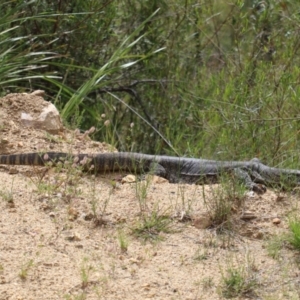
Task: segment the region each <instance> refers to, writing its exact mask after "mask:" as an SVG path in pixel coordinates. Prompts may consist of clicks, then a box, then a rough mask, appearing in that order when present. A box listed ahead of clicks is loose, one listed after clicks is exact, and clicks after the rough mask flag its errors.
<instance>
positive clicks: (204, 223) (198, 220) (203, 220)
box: [193, 213, 212, 229]
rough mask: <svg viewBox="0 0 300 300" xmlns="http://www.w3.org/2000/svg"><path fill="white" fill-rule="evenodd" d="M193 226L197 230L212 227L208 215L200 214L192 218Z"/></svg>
mask: <svg viewBox="0 0 300 300" xmlns="http://www.w3.org/2000/svg"><path fill="white" fill-rule="evenodd" d="M193 225H194V226H195V227H196V228H197V229H205V228H208V227H209V226H211V225H212V220H211V217H210V216H209V214H205V213H204V214H201V215H199V216H197V217H194V218H193Z"/></svg>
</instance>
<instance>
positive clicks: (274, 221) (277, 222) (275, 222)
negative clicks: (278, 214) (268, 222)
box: [272, 218, 281, 225]
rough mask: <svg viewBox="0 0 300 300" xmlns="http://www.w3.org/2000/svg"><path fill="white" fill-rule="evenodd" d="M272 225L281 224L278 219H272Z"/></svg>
mask: <svg viewBox="0 0 300 300" xmlns="http://www.w3.org/2000/svg"><path fill="white" fill-rule="evenodd" d="M272 223H273V224H275V225H278V224H280V223H281V220H280V219H279V218H274V219H273V220H272Z"/></svg>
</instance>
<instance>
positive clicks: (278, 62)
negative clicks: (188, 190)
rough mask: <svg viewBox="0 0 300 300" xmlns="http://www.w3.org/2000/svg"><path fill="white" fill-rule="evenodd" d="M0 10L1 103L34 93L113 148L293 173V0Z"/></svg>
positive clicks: (35, 3)
mask: <svg viewBox="0 0 300 300" xmlns="http://www.w3.org/2000/svg"><path fill="white" fill-rule="evenodd" d="M0 6H1V7H0V8H1V10H0V14H1V18H0V20H1V21H0V43H1V50H0V85H1V88H2V89H1V93H2V95H4V94H6V93H7V92H8V91H10V92H23V91H30V90H34V89H44V90H46V93H47V97H48V100H51V101H53V102H54V103H55V104H56V105H57V106H58V108H59V109H60V110H61V114H62V116H63V118H64V119H65V121H67V122H68V123H69V124H73V126H76V127H79V128H81V129H82V130H86V129H88V128H90V127H91V126H95V127H96V131H95V133H94V136H93V137H94V138H96V139H98V140H101V141H106V142H108V143H111V144H113V145H114V146H116V147H117V148H118V149H119V150H127V151H140V152H147V153H159V154H164V153H166V154H179V155H186V156H195V157H207V158H214V159H240V160H242V159H250V158H252V157H255V156H257V157H259V158H260V159H261V160H263V161H264V162H265V163H266V164H270V165H277V166H280V167H293V166H294V167H295V166H297V165H299V155H298V152H297V149H298V148H299V146H300V140H299V138H298V136H299V134H298V133H299V130H300V122H299V113H298V110H299V109H298V102H299V100H298V99H299V96H300V88H299V86H300V85H299V80H300V79H299V78H300V76H299V73H300V69H299V67H298V66H299V59H300V58H299V55H298V51H299V49H300V47H299V44H300V37H299V34H298V31H299V18H300V14H299V11H300V4H299V3H298V2H297V1H275V0H268V1H256V0H245V1H240V0H236V1H233V2H230V3H229V2H228V1H224V0H221V1H215V0H203V1H201V2H200V3H199V1H196V0H192V1H181V0H171V1H165V0H162V1H138V0H133V1H128V0H121V1H111V0H104V1H76V2H74V1H71V2H70V1H56V2H55V1H54V2H53V1H40V0H32V1H27V2H24V1H21V0H18V1H8V2H6V3H3V4H1V5H0ZM145 141H148V142H146V143H145Z"/></svg>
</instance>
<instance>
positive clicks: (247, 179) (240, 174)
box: [234, 168, 267, 194]
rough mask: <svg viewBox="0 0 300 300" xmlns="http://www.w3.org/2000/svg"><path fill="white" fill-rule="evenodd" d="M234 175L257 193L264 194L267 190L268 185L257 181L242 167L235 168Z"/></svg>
mask: <svg viewBox="0 0 300 300" xmlns="http://www.w3.org/2000/svg"><path fill="white" fill-rule="evenodd" d="M234 176H235V177H236V178H238V179H239V180H240V181H241V182H243V184H244V185H245V186H246V188H248V189H249V190H251V191H254V192H255V193H257V194H264V193H265V192H266V190H267V189H266V187H265V186H264V185H263V184H258V183H255V182H254V181H253V180H252V179H251V176H250V175H249V173H248V172H247V171H246V170H243V169H241V168H236V169H234Z"/></svg>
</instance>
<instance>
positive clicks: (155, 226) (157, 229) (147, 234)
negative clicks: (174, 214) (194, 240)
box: [132, 209, 172, 240]
mask: <svg viewBox="0 0 300 300" xmlns="http://www.w3.org/2000/svg"><path fill="white" fill-rule="evenodd" d="M171 227H172V220H171V219H170V217H169V216H167V215H164V214H160V213H159V211H158V210H157V209H156V210H154V211H152V212H151V213H150V215H147V214H143V215H142V218H141V220H140V221H139V223H138V225H137V226H136V227H135V228H133V229H132V233H133V234H134V235H135V236H137V237H139V238H142V239H144V240H161V239H162V237H161V235H160V233H162V232H163V233H170V232H172V228H171Z"/></svg>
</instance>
